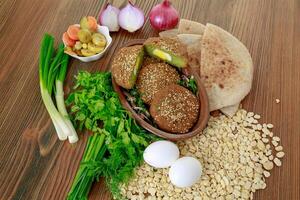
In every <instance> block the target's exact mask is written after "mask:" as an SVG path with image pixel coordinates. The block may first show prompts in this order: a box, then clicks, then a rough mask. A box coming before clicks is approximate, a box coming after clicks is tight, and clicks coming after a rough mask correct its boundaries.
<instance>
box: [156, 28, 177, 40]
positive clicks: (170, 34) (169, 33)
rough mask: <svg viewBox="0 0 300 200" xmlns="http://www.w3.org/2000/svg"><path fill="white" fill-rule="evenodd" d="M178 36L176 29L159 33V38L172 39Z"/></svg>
mask: <svg viewBox="0 0 300 200" xmlns="http://www.w3.org/2000/svg"><path fill="white" fill-rule="evenodd" d="M177 35H178V29H170V30H166V31H162V32H159V37H166V38H173V37H176V36H177Z"/></svg>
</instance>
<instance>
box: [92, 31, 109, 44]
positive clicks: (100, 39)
mask: <svg viewBox="0 0 300 200" xmlns="http://www.w3.org/2000/svg"><path fill="white" fill-rule="evenodd" d="M92 41H93V43H94V44H95V45H97V46H102V47H105V45H106V39H105V37H104V35H102V34H101V33H94V34H93V35H92Z"/></svg>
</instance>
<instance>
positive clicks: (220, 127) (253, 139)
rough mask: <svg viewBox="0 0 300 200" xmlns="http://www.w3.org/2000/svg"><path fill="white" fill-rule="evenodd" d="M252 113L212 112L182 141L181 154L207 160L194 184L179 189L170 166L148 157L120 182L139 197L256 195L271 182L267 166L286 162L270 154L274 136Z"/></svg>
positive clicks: (244, 197) (248, 197) (229, 197)
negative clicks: (153, 163)
mask: <svg viewBox="0 0 300 200" xmlns="http://www.w3.org/2000/svg"><path fill="white" fill-rule="evenodd" d="M254 116H255V114H254V113H253V114H247V112H246V111H245V110H243V109H240V110H238V112H237V113H236V115H235V116H233V118H227V117H226V116H224V115H221V116H218V117H211V118H210V120H209V122H208V125H207V128H205V129H204V130H203V134H201V135H197V136H195V137H193V138H191V139H188V140H185V141H180V142H178V144H177V145H178V147H179V149H180V153H181V156H186V155H189V156H193V157H195V158H197V159H198V160H199V161H200V162H201V163H202V165H203V173H202V177H201V179H200V181H199V182H197V183H196V184H194V185H193V186H192V187H190V188H184V189H178V188H176V187H174V186H173V185H172V184H171V183H170V180H169V177H168V169H158V170H154V169H153V168H152V167H150V166H148V165H147V164H145V163H144V164H143V165H142V166H140V167H139V168H137V169H136V172H135V174H136V176H135V178H133V179H132V180H130V181H129V183H128V185H127V186H125V185H124V186H122V187H123V188H122V190H121V191H122V195H123V196H124V197H127V198H128V199H132V198H130V197H128V196H127V195H126V191H128V188H129V186H131V189H133V190H132V191H130V192H131V197H133V196H134V198H136V199H157V200H158V199H161V200H163V199H174V200H177V199H178V200H179V199H187V200H189V199H196V200H199V199H203V200H210V199H253V193H254V192H255V191H256V190H258V189H264V188H266V187H267V185H266V183H265V177H269V176H270V175H271V173H270V172H269V171H268V170H271V169H272V168H274V164H275V165H276V166H279V165H281V164H282V163H281V161H280V160H279V159H278V157H277V159H278V160H276V161H275V159H276V158H275V159H274V156H275V155H272V149H271V145H270V144H271V141H274V140H272V139H269V138H268V137H262V134H265V135H266V136H270V135H272V136H273V133H272V132H271V131H269V130H268V127H267V124H264V125H261V124H255V125H253V124H249V120H250V121H251V123H253V122H255V121H254V120H255V118H257V117H254ZM250 118H251V119H250ZM245 126H247V127H245ZM269 127H270V125H269ZM260 128H261V130H259V129H260ZM233 130H234V132H233ZM267 138H268V139H269V140H268V141H267V140H265V139H267ZM270 140H271V141H270ZM275 140H276V139H275ZM275 142H277V143H278V142H279V141H275ZM278 147H279V148H278ZM276 148H277V150H278V151H277V150H276V151H277V152H276V153H279V152H282V149H283V148H282V146H277V147H275V149H276ZM279 156H280V154H279ZM220 157H221V158H222V159H220ZM273 160H274V161H273ZM144 188H145V189H144ZM151 188H153V189H155V191H156V192H155V193H154V192H153V191H152V190H151ZM149 189H150V192H152V194H153V193H154V195H153V196H152V194H151V193H150V192H148V190H149ZM139 195H144V196H143V198H139ZM236 196H238V197H237V198H236ZM199 197H201V198H199Z"/></svg>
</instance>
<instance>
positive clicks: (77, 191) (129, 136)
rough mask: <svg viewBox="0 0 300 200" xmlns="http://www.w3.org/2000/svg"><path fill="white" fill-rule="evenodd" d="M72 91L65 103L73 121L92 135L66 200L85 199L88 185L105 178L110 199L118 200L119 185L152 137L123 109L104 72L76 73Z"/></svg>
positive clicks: (131, 171)
mask: <svg viewBox="0 0 300 200" xmlns="http://www.w3.org/2000/svg"><path fill="white" fill-rule="evenodd" d="M75 89H76V91H75V92H73V93H71V94H70V95H69V97H68V99H67V101H66V103H67V104H68V105H71V113H72V115H73V118H74V122H75V123H76V124H77V127H78V128H79V129H81V130H83V129H86V130H89V131H91V132H93V135H92V136H90V137H89V139H88V143H87V146H86V148H85V153H84V156H83V158H82V161H81V163H80V166H79V170H78V172H77V174H76V177H75V180H74V182H73V185H72V187H71V190H70V192H69V194H68V199H73V200H75V199H87V196H88V193H89V190H90V187H91V185H92V182H93V181H95V180H98V179H99V178H100V177H105V179H106V183H107V185H108V187H109V189H110V191H111V192H112V194H113V196H114V198H117V199H121V198H122V197H121V194H120V190H119V186H120V184H122V183H126V182H127V181H128V180H129V179H130V178H131V177H132V175H133V171H134V168H135V167H136V166H138V165H139V164H140V163H141V161H142V154H143V151H144V149H145V147H146V146H147V145H148V144H149V142H150V141H152V140H155V137H154V136H153V135H152V134H149V133H148V132H146V131H145V130H144V129H142V128H141V127H140V126H138V125H137V124H136V122H135V121H134V120H133V119H132V118H131V116H130V114H129V113H128V112H127V111H126V110H124V109H123V107H122V105H121V103H120V101H119V98H118V95H117V93H115V92H114V90H113V88H112V85H111V74H110V73H108V72H100V73H94V74H91V73H88V72H79V74H78V75H77V77H76V85H75Z"/></svg>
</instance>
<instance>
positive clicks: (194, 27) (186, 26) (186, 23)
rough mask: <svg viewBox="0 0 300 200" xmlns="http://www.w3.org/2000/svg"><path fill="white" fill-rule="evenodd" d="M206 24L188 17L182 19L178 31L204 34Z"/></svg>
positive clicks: (180, 32)
mask: <svg viewBox="0 0 300 200" xmlns="http://www.w3.org/2000/svg"><path fill="white" fill-rule="evenodd" d="M204 30H205V26H204V25H203V24H201V23H198V22H194V21H191V20H187V19H180V21H179V25H178V33H179V34H182V33H184V34H185V33H188V34H197V35H203V33H204Z"/></svg>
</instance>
